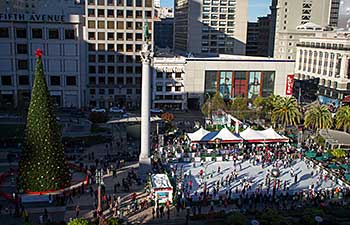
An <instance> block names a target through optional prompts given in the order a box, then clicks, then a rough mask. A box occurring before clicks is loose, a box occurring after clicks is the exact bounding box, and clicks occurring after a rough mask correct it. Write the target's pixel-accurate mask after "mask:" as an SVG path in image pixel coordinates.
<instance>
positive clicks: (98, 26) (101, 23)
mask: <svg viewBox="0 0 350 225" xmlns="http://www.w3.org/2000/svg"><path fill="white" fill-rule="evenodd" d="M97 28H98V29H104V28H105V21H98V22H97Z"/></svg>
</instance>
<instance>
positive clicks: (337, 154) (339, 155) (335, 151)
mask: <svg viewBox="0 0 350 225" xmlns="http://www.w3.org/2000/svg"><path fill="white" fill-rule="evenodd" d="M330 153H331V154H332V155H333V156H334V157H335V158H337V159H340V158H345V157H346V152H345V151H344V150H343V149H340V148H337V149H333V150H331V151H330Z"/></svg>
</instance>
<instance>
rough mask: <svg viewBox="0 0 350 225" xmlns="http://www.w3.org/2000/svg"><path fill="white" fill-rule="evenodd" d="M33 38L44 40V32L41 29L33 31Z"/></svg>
mask: <svg viewBox="0 0 350 225" xmlns="http://www.w3.org/2000/svg"><path fill="white" fill-rule="evenodd" d="M32 38H33V39H42V38H43V30H42V29H41V28H33V29H32Z"/></svg>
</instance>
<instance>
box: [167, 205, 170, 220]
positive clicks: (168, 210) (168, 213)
mask: <svg viewBox="0 0 350 225" xmlns="http://www.w3.org/2000/svg"><path fill="white" fill-rule="evenodd" d="M166 214H167V216H168V220H169V219H170V208H168V209H167V211H166Z"/></svg>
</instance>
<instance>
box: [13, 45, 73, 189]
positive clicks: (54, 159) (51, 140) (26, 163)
mask: <svg viewBox="0 0 350 225" xmlns="http://www.w3.org/2000/svg"><path fill="white" fill-rule="evenodd" d="M36 55H37V59H36V69H35V78H34V85H33V89H32V94H31V101H30V105H29V111H28V116H27V125H26V135H25V143H24V146H23V149H22V155H21V159H20V162H19V168H18V182H17V185H18V189H19V190H21V191H22V190H23V191H25V192H45V191H51V190H57V189H61V188H65V187H67V186H68V185H69V184H70V179H71V174H70V172H69V167H68V163H67V161H66V160H65V156H64V149H63V145H62V143H61V134H60V129H59V127H58V124H57V122H56V116H55V114H54V111H53V106H52V103H51V100H50V95H49V92H48V89H47V85H46V81H45V76H44V72H43V63H42V59H41V55H42V53H41V51H40V50H37V52H36Z"/></svg>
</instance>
